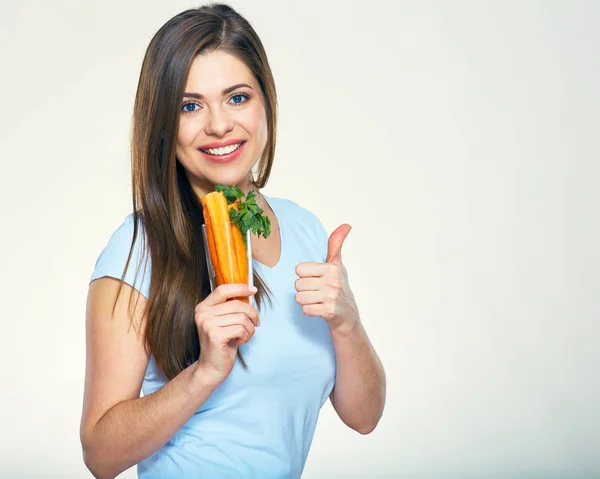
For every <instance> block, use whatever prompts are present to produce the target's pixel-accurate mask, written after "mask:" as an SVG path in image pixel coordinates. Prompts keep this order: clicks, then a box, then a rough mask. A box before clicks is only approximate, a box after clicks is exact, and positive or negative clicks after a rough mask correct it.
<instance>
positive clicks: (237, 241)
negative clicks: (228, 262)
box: [229, 201, 250, 303]
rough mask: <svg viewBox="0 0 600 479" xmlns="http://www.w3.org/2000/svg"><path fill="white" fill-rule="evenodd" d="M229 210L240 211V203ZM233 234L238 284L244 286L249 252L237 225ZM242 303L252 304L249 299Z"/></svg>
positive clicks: (243, 299)
mask: <svg viewBox="0 0 600 479" xmlns="http://www.w3.org/2000/svg"><path fill="white" fill-rule="evenodd" d="M229 208H233V209H235V210H237V209H238V202H237V201H236V202H235V203H232V204H230V205H229ZM232 232H233V246H234V249H235V256H236V260H237V278H236V279H237V282H238V283H242V284H248V252H247V249H246V244H245V243H244V240H243V238H242V232H241V231H240V229H239V228H238V226H237V225H232ZM240 299H241V301H244V302H246V303H250V300H249V299H248V297H243V298H240Z"/></svg>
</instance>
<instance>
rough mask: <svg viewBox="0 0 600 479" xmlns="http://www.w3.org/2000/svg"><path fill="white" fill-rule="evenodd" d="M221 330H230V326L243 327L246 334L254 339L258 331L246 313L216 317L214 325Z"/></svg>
mask: <svg viewBox="0 0 600 479" xmlns="http://www.w3.org/2000/svg"><path fill="white" fill-rule="evenodd" d="M212 324H213V325H214V326H216V327H219V328H228V327H229V326H242V327H243V328H244V329H245V330H246V333H247V334H248V335H249V336H250V337H252V336H253V335H254V331H256V329H255V326H254V324H253V323H252V321H250V319H249V318H248V316H246V315H245V314H244V313H236V314H228V315H227V316H216V317H215V318H214V320H213V323H212Z"/></svg>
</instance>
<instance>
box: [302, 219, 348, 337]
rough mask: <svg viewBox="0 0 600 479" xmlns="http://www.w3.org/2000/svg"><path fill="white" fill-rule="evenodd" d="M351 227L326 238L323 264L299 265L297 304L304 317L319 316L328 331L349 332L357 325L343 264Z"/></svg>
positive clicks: (346, 226) (341, 229)
mask: <svg viewBox="0 0 600 479" xmlns="http://www.w3.org/2000/svg"><path fill="white" fill-rule="evenodd" d="M351 229H352V227H351V226H350V225H347V224H343V225H341V226H339V227H338V228H337V229H336V230H335V231H334V232H333V233H331V236H330V237H329V243H328V249H327V259H326V260H325V261H326V262H325V263H300V264H299V265H298V266H296V274H297V275H298V276H299V278H298V279H297V280H296V282H295V284H294V285H295V287H296V291H298V293H297V294H296V302H297V303H298V304H299V305H300V306H302V311H303V312H304V314H306V315H307V316H319V317H321V318H323V319H324V320H325V321H327V324H329V328H330V330H331V331H332V332H333V331H336V332H337V331H341V332H350V331H351V330H352V329H353V328H354V326H355V325H356V324H357V323H358V321H359V317H358V307H357V306H356V301H355V300H354V295H353V294H352V291H351V290H350V285H349V284H348V273H347V271H346V268H345V267H344V264H343V263H342V244H343V243H344V240H345V239H346V236H348V233H350V230H351Z"/></svg>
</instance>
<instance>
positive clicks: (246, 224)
mask: <svg viewBox="0 0 600 479" xmlns="http://www.w3.org/2000/svg"><path fill="white" fill-rule="evenodd" d="M215 189H216V191H219V192H223V194H224V195H225V199H226V200H227V204H228V205H231V204H233V203H235V202H236V201H238V200H239V204H238V210H237V211H236V210H235V209H234V208H231V209H230V210H229V216H230V218H231V222H232V223H234V224H235V225H237V227H238V228H239V229H240V231H241V232H242V239H243V240H244V244H245V243H246V232H247V231H248V230H250V231H252V233H253V234H255V235H256V236H261V235H262V236H264V237H265V238H268V237H269V235H270V234H271V220H270V219H269V217H268V216H266V215H263V209H262V208H261V207H260V206H258V203H256V194H255V193H254V191H249V192H248V194H247V195H246V197H245V198H244V192H243V191H242V190H240V189H239V188H237V187H236V186H235V185H233V186H225V185H222V184H218V185H216V187H215Z"/></svg>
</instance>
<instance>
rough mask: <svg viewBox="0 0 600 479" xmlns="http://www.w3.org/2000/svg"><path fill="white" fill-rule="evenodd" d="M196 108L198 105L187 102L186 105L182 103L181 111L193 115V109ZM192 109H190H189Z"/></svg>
mask: <svg viewBox="0 0 600 479" xmlns="http://www.w3.org/2000/svg"><path fill="white" fill-rule="evenodd" d="M195 106H197V107H198V108H200V105H198V104H197V103H194V102H188V103H184V104H183V106H182V107H181V110H182V111H183V112H185V113H193V112H195V111H197V110H194V109H193V107H195ZM189 107H192V108H189Z"/></svg>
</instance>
